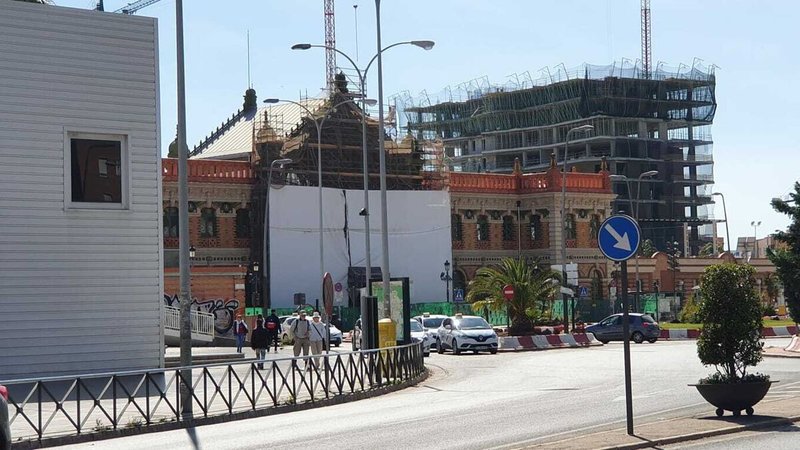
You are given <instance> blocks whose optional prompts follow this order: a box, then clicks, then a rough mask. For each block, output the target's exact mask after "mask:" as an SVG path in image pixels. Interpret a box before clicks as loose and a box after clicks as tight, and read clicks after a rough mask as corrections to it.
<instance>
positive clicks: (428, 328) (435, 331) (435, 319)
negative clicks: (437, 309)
mask: <svg viewBox="0 0 800 450" xmlns="http://www.w3.org/2000/svg"><path fill="white" fill-rule="evenodd" d="M447 317H448V316H445V315H441V314H428V313H424V314H422V315H421V316H414V317H412V318H413V319H414V320H416V321H418V322H419V323H421V324H422V328H424V329H425V334H427V335H428V339H430V341H431V348H437V347H438V343H439V327H440V326H442V321H443V320H444V319H447Z"/></svg>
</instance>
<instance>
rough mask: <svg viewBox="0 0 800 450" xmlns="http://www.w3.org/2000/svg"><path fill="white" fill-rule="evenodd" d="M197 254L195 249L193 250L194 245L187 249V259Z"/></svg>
mask: <svg viewBox="0 0 800 450" xmlns="http://www.w3.org/2000/svg"><path fill="white" fill-rule="evenodd" d="M196 253H197V249H195V248H194V245H192V246H190V247H189V258H194V255H195V254H196Z"/></svg>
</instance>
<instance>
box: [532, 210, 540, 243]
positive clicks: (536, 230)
mask: <svg viewBox="0 0 800 450" xmlns="http://www.w3.org/2000/svg"><path fill="white" fill-rule="evenodd" d="M530 228H531V242H534V241H538V240H540V239H541V238H542V216H540V215H538V214H534V215H532V216H531V225H530Z"/></svg>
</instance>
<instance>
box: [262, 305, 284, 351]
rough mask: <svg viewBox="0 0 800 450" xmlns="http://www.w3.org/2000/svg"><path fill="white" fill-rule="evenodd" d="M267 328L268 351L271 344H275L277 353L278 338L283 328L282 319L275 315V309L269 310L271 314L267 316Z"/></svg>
mask: <svg viewBox="0 0 800 450" xmlns="http://www.w3.org/2000/svg"><path fill="white" fill-rule="evenodd" d="M264 325H265V327H266V329H267V339H268V341H267V351H269V348H270V346H271V345H273V343H274V345H275V353H278V339H279V334H280V329H281V319H280V318H279V317H278V316H276V315H275V310H274V309H272V310H270V312H269V316H267V320H266V321H265V323H264Z"/></svg>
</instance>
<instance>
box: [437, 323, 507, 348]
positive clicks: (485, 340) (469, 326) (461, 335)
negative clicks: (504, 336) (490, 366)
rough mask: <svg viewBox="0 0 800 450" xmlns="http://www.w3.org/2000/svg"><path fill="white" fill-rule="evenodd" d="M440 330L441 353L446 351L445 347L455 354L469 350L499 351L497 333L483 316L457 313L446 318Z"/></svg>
mask: <svg viewBox="0 0 800 450" xmlns="http://www.w3.org/2000/svg"><path fill="white" fill-rule="evenodd" d="M438 332H439V346H438V347H437V349H436V350H437V351H438V352H439V353H444V349H445V348H447V349H450V350H452V351H453V354H455V355H458V354H460V353H461V352H462V351H467V350H472V351H473V352H475V353H478V352H479V351H488V352H489V353H492V354H495V353H497V345H498V344H497V334H496V333H495V332H494V330H493V329H492V326H491V325H489V323H488V322H486V321H485V320H484V319H483V317H480V316H464V315H461V314H456V315H455V316H453V317H448V318H446V319H444V320H443V321H442V326H441V327H439V330H438Z"/></svg>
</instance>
